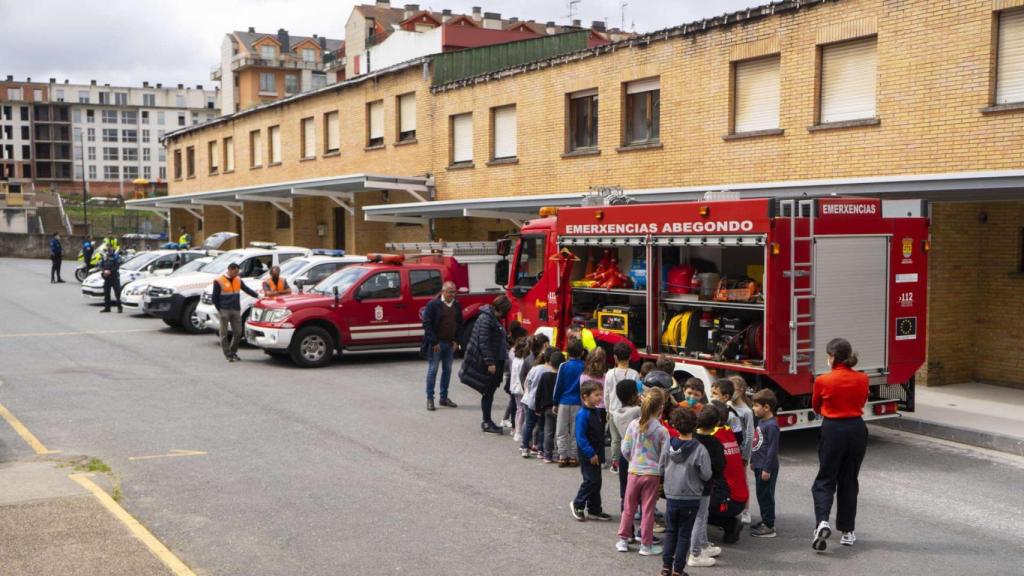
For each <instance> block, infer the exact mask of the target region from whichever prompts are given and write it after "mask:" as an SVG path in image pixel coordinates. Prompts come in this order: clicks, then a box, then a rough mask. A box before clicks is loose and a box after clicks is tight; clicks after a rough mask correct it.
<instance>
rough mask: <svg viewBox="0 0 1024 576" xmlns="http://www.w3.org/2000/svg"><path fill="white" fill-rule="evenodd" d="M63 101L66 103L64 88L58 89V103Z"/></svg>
mask: <svg viewBox="0 0 1024 576" xmlns="http://www.w3.org/2000/svg"><path fill="white" fill-rule="evenodd" d="M63 101H64V89H63V88H58V89H57V102H63Z"/></svg>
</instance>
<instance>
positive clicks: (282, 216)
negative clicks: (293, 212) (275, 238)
mask: <svg viewBox="0 0 1024 576" xmlns="http://www.w3.org/2000/svg"><path fill="white" fill-rule="evenodd" d="M276 227H277V229H278V230H287V229H289V228H291V227H292V217H291V216H289V215H288V213H287V212H285V211H283V210H277V222H276Z"/></svg>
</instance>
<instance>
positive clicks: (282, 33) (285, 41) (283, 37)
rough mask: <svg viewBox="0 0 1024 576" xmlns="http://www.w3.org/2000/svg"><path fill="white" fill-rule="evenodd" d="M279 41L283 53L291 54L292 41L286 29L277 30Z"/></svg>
mask: <svg viewBox="0 0 1024 576" xmlns="http://www.w3.org/2000/svg"><path fill="white" fill-rule="evenodd" d="M277 41H278V42H280V43H281V53H282V54H283V53H285V52H291V51H292V47H291V41H290V39H289V38H288V31H287V30H285V29H284V28H278V29H277Z"/></svg>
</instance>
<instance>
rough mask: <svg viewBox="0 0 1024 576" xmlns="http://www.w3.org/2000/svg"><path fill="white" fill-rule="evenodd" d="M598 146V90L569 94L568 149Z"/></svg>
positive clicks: (570, 150) (584, 148) (585, 148)
mask: <svg viewBox="0 0 1024 576" xmlns="http://www.w3.org/2000/svg"><path fill="white" fill-rule="evenodd" d="M595 148H597V90H596V89H593V90H583V91H580V92H573V93H571V94H569V146H568V151H569V152H572V151H575V150H589V149H595Z"/></svg>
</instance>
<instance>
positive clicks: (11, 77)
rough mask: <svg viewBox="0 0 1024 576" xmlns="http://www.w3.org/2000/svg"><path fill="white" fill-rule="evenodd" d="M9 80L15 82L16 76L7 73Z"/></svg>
mask: <svg viewBox="0 0 1024 576" xmlns="http://www.w3.org/2000/svg"><path fill="white" fill-rule="evenodd" d="M7 81H8V82H14V76H11V75H10V74H8V75H7Z"/></svg>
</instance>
